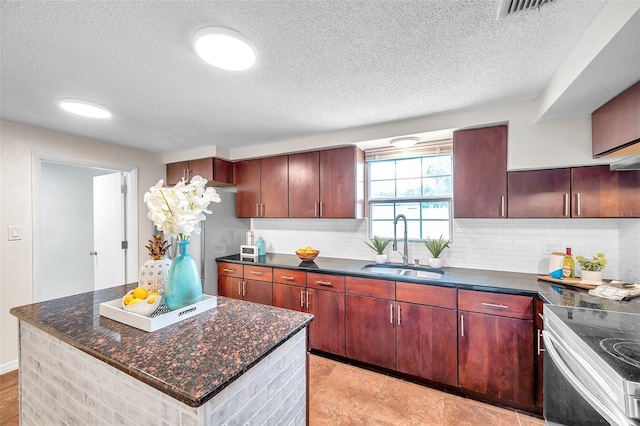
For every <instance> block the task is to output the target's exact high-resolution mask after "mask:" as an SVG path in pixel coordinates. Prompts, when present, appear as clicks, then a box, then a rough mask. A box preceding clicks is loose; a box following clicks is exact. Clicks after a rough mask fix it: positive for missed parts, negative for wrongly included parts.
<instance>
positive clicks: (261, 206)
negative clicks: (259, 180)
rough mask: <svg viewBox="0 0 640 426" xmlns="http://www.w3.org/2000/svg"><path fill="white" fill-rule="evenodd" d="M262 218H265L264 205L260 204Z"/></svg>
mask: <svg viewBox="0 0 640 426" xmlns="http://www.w3.org/2000/svg"><path fill="white" fill-rule="evenodd" d="M260 217H264V203H260Z"/></svg>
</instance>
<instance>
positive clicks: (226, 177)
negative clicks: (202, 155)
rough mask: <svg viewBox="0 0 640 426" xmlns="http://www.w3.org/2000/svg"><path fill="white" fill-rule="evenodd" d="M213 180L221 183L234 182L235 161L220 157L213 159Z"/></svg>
mask: <svg viewBox="0 0 640 426" xmlns="http://www.w3.org/2000/svg"><path fill="white" fill-rule="evenodd" d="M213 180H214V181H216V182H221V183H228V184H232V183H233V163H232V162H230V161H226V160H222V159H220V158H214V159H213Z"/></svg>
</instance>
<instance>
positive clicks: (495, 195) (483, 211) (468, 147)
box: [453, 126, 507, 218]
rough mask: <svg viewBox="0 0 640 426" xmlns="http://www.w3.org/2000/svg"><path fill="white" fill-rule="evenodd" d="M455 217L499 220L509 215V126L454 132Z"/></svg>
mask: <svg viewBox="0 0 640 426" xmlns="http://www.w3.org/2000/svg"><path fill="white" fill-rule="evenodd" d="M453 193H454V197H453V203H454V208H453V214H454V217H456V218H499V217H506V212H507V210H506V209H507V206H506V203H507V126H495V127H485V128H480V129H469V130H459V131H456V132H453Z"/></svg>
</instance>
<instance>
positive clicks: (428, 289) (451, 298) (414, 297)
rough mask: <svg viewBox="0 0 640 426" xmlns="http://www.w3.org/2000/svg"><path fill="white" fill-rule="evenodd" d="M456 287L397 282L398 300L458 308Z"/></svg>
mask: <svg viewBox="0 0 640 426" xmlns="http://www.w3.org/2000/svg"><path fill="white" fill-rule="evenodd" d="M456 298H457V291H456V289H455V288H449V287H438V286H433V285H422V284H410V283H402V282H396V300H397V301H399V302H408V303H417V304H420V305H429V306H437V307H440V308H449V309H455V308H456V302H457V301H456Z"/></svg>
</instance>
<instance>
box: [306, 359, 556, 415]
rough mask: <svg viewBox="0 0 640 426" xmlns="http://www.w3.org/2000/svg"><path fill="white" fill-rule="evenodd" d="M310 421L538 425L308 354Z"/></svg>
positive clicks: (495, 408) (505, 410)
mask: <svg viewBox="0 0 640 426" xmlns="http://www.w3.org/2000/svg"><path fill="white" fill-rule="evenodd" d="M309 376H310V378H309V423H310V424H311V425H312V426H314V425H332V426H334V425H393V426H400V425H411V426H416V425H438V426H452V425H456V426H458V425H459V426H464V425H483V426H536V425H538V426H540V425H544V421H543V420H541V419H538V418H535V417H530V416H527V415H525V414H522V413H521V412H517V411H515V410H507V409H503V408H499V407H495V406H492V405H488V404H483V403H481V402H477V401H474V400H472V399H467V398H461V397H459V396H455V395H451V394H447V393H444V392H439V391H437V390H434V389H430V388H428V387H425V386H421V385H417V384H414V383H410V382H407V381H404V380H400V379H396V378H394V377H390V376H387V375H384V374H378V373H374V372H372V371H369V370H365V369H362V368H358V367H355V366H352V365H347V364H343V363H340V362H336V361H333V360H330V359H327V358H323V357H320V356H317V355H311V359H310V374H309Z"/></svg>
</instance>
